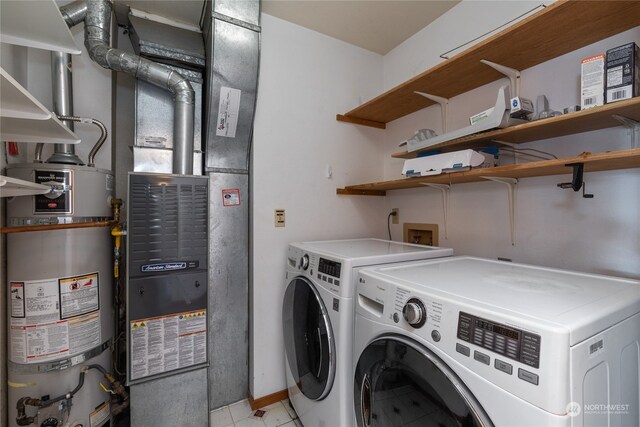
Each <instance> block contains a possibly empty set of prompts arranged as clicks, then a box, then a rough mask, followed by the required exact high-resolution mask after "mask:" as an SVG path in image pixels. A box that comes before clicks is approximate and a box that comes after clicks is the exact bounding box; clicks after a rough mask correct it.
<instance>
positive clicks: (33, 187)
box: [0, 175, 51, 197]
mask: <svg viewBox="0 0 640 427" xmlns="http://www.w3.org/2000/svg"><path fill="white" fill-rule="evenodd" d="M49 191H51V187H47V186H46V185H42V184H36V183H35V182H29V181H25V180H22V179H17V178H11V177H8V176H3V175H0V197H14V196H33V195H36V194H46V193H48V192H49Z"/></svg>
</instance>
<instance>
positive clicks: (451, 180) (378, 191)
mask: <svg viewBox="0 0 640 427" xmlns="http://www.w3.org/2000/svg"><path fill="white" fill-rule="evenodd" d="M572 163H584V171H585V172H598V171H607V170H615V169H630V168H638V167H640V148H636V149H632V150H621V151H612V152H608V153H597V154H590V153H583V154H581V155H579V156H577V157H569V158H563V159H557V160H556V159H554V160H543V161H539V162H531V163H521V164H516V165H508V166H499V167H495V168H484V169H472V170H469V171H464V172H453V173H443V174H440V175H436V176H426V177H418V178H404V179H397V180H393V181H383V182H373V183H369V184H359V185H350V186H347V187H345V188H339V189H337V194H346V195H372V196H384V195H385V192H386V191H388V190H403V189H408V188H422V187H423V184H426V183H430V184H464V183H468V182H479V181H484V178H483V177H485V176H491V177H501V178H531V177H536V176H548V175H563V174H571V173H572V172H573V170H572V168H571V167H570V166H567V165H569V164H572Z"/></svg>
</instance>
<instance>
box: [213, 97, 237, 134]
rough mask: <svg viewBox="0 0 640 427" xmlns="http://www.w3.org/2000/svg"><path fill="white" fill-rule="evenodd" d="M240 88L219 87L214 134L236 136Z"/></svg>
mask: <svg viewBox="0 0 640 427" xmlns="http://www.w3.org/2000/svg"><path fill="white" fill-rule="evenodd" d="M241 94H242V91H241V90H238V89H233V88H230V87H225V86H222V87H221V88H220V103H219V104H218V122H217V123H216V136H224V137H227V138H235V137H236V129H237V127H238V111H240V95H241Z"/></svg>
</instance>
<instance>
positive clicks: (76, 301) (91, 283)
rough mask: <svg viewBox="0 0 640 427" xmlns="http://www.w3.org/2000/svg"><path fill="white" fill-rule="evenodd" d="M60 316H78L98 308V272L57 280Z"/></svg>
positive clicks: (66, 317)
mask: <svg viewBox="0 0 640 427" xmlns="http://www.w3.org/2000/svg"><path fill="white" fill-rule="evenodd" d="M59 286H60V317H61V318H62V319H68V318H69V317H73V316H79V315H82V314H86V313H91V312H92V311H96V310H97V309H98V308H100V301H99V299H98V298H99V297H98V294H99V292H98V273H93V274H87V275H84V276H79V277H67V278H64V279H60V280H59Z"/></svg>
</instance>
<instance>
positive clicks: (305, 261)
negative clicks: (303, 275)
mask: <svg viewBox="0 0 640 427" xmlns="http://www.w3.org/2000/svg"><path fill="white" fill-rule="evenodd" d="M300 268H301V269H303V270H306V269H307V268H309V255H307V254H304V255H303V256H302V258H300Z"/></svg>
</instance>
